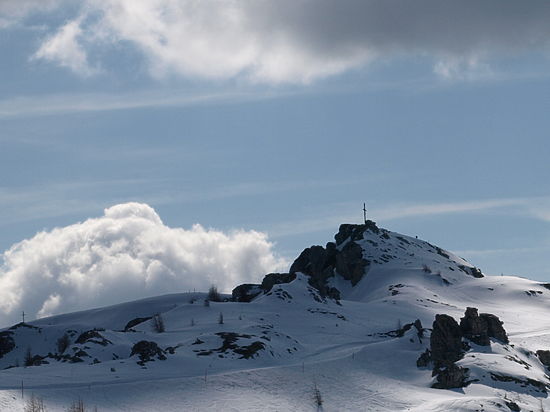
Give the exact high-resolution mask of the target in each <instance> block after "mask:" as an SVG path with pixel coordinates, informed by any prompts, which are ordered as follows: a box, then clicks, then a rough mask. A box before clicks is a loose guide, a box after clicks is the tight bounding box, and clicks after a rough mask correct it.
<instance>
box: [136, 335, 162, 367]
mask: <svg viewBox="0 0 550 412" xmlns="http://www.w3.org/2000/svg"><path fill="white" fill-rule="evenodd" d="M134 355H138V356H139V361H138V362H137V363H138V364H139V365H142V366H143V365H144V364H145V363H146V362H153V361H154V360H155V357H156V358H157V359H158V360H166V356H164V351H163V350H162V349H161V348H159V346H158V345H157V344H156V343H155V342H151V341H146V340H141V341H139V342H138V343H136V344H135V345H134V346H132V352H131V353H130V357H132V356H134Z"/></svg>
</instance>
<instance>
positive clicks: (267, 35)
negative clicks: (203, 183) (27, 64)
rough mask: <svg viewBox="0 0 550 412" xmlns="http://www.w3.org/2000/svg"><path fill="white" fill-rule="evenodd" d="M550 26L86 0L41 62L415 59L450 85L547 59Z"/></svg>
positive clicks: (543, 8) (235, 70)
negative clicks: (121, 57) (531, 57)
mask: <svg viewBox="0 0 550 412" xmlns="http://www.w3.org/2000/svg"><path fill="white" fill-rule="evenodd" d="M7 2H8V3H12V4H13V3H14V0H7ZM38 3H39V2H38ZM59 4H60V6H59V7H63V4H64V3H63V2H60V3H59ZM1 13H2V9H1V8H0V15H1ZM4 20H6V18H5V17H4ZM548 21H550V3H548V2H547V1H544V0H532V1H529V2H518V1H516V0H486V1H478V0H463V1H454V2H453V1H440V0H420V1H408V0H390V1H388V0H349V1H345V2H342V1H341V0H300V1H296V0H280V1H276V2H274V1H268V0H239V1H221V0H201V1H197V0H142V1H139V2H136V1H132V0H104V1H95V0H83V1H82V7H81V8H80V10H79V12H78V13H77V15H75V16H74V17H73V19H71V20H69V21H68V22H65V23H63V24H62V25H61V26H60V27H56V28H54V31H53V32H51V33H50V34H49V35H48V36H46V37H45V38H44V39H43V42H42V45H41V46H40V47H39V49H38V51H37V52H36V53H35V55H34V57H35V58H36V59H45V60H49V61H52V62H55V63H57V64H59V65H62V66H65V67H67V68H69V69H71V70H72V71H74V72H76V73H78V74H81V75H84V76H86V75H89V74H90V73H92V72H93V71H94V70H95V67H97V66H98V65H99V63H100V62H97V61H96V62H93V61H90V59H89V57H88V56H89V55H90V52H91V51H93V52H94V55H97V54H98V51H99V55H101V51H105V50H108V49H109V48H112V47H115V46H117V47H121V46H122V47H131V48H132V50H135V51H137V52H138V53H139V54H140V55H141V56H142V57H143V60H144V62H145V64H146V66H147V68H148V69H149V72H150V73H151V75H152V76H153V77H164V76H166V75H172V74H175V75H179V76H183V77H191V78H207V79H228V78H235V77H240V76H244V77H246V78H247V79H249V80H251V81H253V82H263V83H275V84H278V83H308V82H311V81H313V80H316V79H319V78H323V77H326V76H330V75H334V74H338V73H342V72H345V71H348V70H350V69H354V68H358V67H361V66H364V65H366V64H368V63H370V62H373V61H378V60H381V61H386V60H387V59H390V58H394V57H402V56H411V55H412V56H426V57H429V58H431V59H433V62H434V66H433V67H434V72H436V73H437V74H439V75H440V76H442V77H448V78H450V77H467V76H464V74H466V75H468V74H469V73H482V74H483V73H488V72H490V68H489V66H488V65H487V62H488V61H491V59H492V58H493V57H497V58H498V57H506V56H518V55H522V54H523V53H529V52H535V53H543V54H544V53H546V52H547V51H548V47H549V45H550V25H548ZM67 45H68V47H66V46H67ZM101 66H102V67H103V65H101Z"/></svg>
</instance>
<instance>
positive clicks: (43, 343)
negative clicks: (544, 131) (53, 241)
mask: <svg viewBox="0 0 550 412" xmlns="http://www.w3.org/2000/svg"><path fill="white" fill-rule="evenodd" d="M549 289H550V285H549V284H544V283H540V282H536V281H532V280H528V279H524V278H518V277H509V276H487V275H485V274H483V273H482V271H481V270H480V269H478V268H476V267H474V266H473V265H471V264H470V263H468V262H467V261H466V260H464V259H462V258H460V257H458V256H456V255H454V254H453V253H451V252H448V251H446V250H444V249H442V248H440V247H438V246H435V245H432V244H430V243H428V242H425V241H423V240H420V239H416V238H413V237H409V236H405V235H401V234H398V233H395V232H391V231H388V230H385V229H382V228H379V227H377V225H376V224H375V223H374V222H372V221H368V222H366V224H364V225H341V226H340V229H339V231H338V233H337V234H336V236H335V241H334V242H329V243H327V244H326V245H325V246H324V247H323V246H312V247H309V248H307V249H305V250H304V251H303V252H302V253H301V254H300V256H299V257H298V258H297V259H296V260H295V262H294V263H293V264H292V266H291V267H290V269H289V272H288V273H273V274H268V275H266V276H265V278H264V279H263V281H262V283H261V284H258V285H253V284H246V285H239V286H237V287H236V288H235V289H234V290H233V294H232V296H229V295H221V296H216V294H215V293H211V294H210V295H209V294H207V293H180V294H171V295H166V296H159V297H155V298H149V299H143V300H139V301H134V302H128V303H122V304H119V305H115V306H110V307H105V308H99V309H93V310H88V311H82V312H77V313H70V314H65V315H59V316H53V317H49V318H43V319H39V320H36V321H32V322H28V323H19V324H17V325H14V326H12V327H10V328H7V329H4V330H2V331H0V369H1V371H0V409H1V410H6V411H12V410H22V408H23V406H24V405H25V402H28V399H29V397H30V396H31V394H34V395H35V396H36V397H39V398H41V399H42V400H43V402H44V404H45V405H46V407H47V408H48V410H49V411H57V410H60V411H61V410H66V408H67V406H68V405H69V404H70V403H71V402H73V401H74V400H76V399H81V400H83V402H84V403H85V405H86V406H88V407H90V408H93V407H94V406H97V408H98V410H100V411H101V410H108V411H129V410H131V411H181V410H205V411H206V410H213V409H216V408H217V409H223V410H239V411H241V410H254V411H257V410H273V411H275V410H300V411H301V410H303V411H310V410H316V409H318V410H325V411H336V410H368V411H398V410H409V411H417V412H420V411H487V412H488V411H510V410H511V411H518V410H521V411H540V410H544V408H547V409H548V410H550V402H548V401H547V392H548V390H549V388H550V376H548V375H549V370H548V365H550V352H548V350H550V332H549V331H550V329H549V327H550V316H549V315H550V306H549V303H550V290H549ZM218 297H219V299H217V298H218ZM209 298H210V300H209ZM211 298H214V300H212V299H211ZM215 300H221V301H215ZM25 365H27V366H25ZM22 386H23V394H24V396H25V397H26V398H25V399H21V392H22Z"/></svg>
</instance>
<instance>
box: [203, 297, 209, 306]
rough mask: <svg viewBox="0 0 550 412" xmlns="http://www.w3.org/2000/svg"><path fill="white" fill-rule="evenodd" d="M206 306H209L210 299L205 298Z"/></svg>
mask: <svg viewBox="0 0 550 412" xmlns="http://www.w3.org/2000/svg"><path fill="white" fill-rule="evenodd" d="M204 306H206V307H209V306H210V301H209V300H208V299H204Z"/></svg>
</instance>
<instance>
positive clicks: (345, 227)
mask: <svg viewBox="0 0 550 412" xmlns="http://www.w3.org/2000/svg"><path fill="white" fill-rule="evenodd" d="M365 230H370V231H371V232H373V233H377V234H378V233H380V229H379V228H378V226H376V223H375V222H373V221H372V220H367V221H366V222H365V224H363V225H354V224H346V223H344V224H342V225H340V228H339V230H338V233H337V234H336V235H335V236H334V239H335V240H336V245H337V246H339V245H341V244H342V243H344V242H345V241H346V240H347V239H351V241H356V240H361V239H363V233H365Z"/></svg>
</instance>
